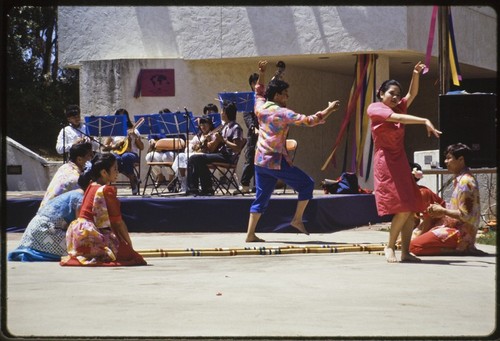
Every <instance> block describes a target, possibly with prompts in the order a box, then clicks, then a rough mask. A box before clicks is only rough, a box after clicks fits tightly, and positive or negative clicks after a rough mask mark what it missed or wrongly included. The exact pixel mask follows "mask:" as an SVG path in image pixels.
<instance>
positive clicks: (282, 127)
mask: <svg viewBox="0 0 500 341" xmlns="http://www.w3.org/2000/svg"><path fill="white" fill-rule="evenodd" d="M266 66H267V61H259V79H258V81H257V85H256V87H255V114H256V115H257V118H258V120H259V138H258V140H257V148H256V153H255V183H256V189H257V191H256V197H255V200H254V201H253V203H252V205H251V207H250V217H249V219H248V230H247V237H246V241H247V242H263V241H264V240H263V239H260V238H259V237H257V236H256V235H255V228H256V226H257V223H258V221H259V219H260V217H261V215H262V213H264V211H265V210H266V208H267V206H268V204H269V200H270V198H271V195H272V193H273V191H274V188H275V185H276V182H277V181H278V180H282V181H283V182H285V183H286V184H287V185H288V186H290V187H292V188H293V189H294V190H295V191H297V192H298V203H297V209H296V211H295V215H294V217H293V219H292V221H291V223H290V225H291V226H293V227H294V228H296V229H297V230H299V231H300V232H302V233H305V234H308V232H307V230H306V228H305V226H304V223H303V222H302V216H303V214H304V211H305V209H306V206H307V204H308V203H309V200H310V199H311V198H312V194H313V190H314V181H313V179H311V177H310V176H309V175H307V174H306V173H305V172H303V171H302V170H300V169H299V168H297V167H294V166H293V165H292V161H291V159H290V157H289V155H288V153H287V150H286V137H287V134H288V129H289V127H290V126H306V127H313V126H316V125H318V124H322V123H325V119H326V118H327V117H328V116H329V115H330V114H331V113H332V112H334V111H336V110H337V109H338V107H339V104H340V103H339V101H333V102H329V103H328V106H327V107H326V108H325V109H324V110H322V111H319V112H317V113H316V114H314V115H310V116H306V115H302V114H298V113H295V112H294V111H293V110H290V109H288V108H287V107H286V103H287V100H288V86H289V85H288V83H286V82H285V81H283V80H281V79H273V80H271V82H269V84H268V86H267V89H265V86H264V78H265V72H266ZM266 99H267V100H266Z"/></svg>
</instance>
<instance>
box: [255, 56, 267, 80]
mask: <svg viewBox="0 0 500 341" xmlns="http://www.w3.org/2000/svg"><path fill="white" fill-rule="evenodd" d="M266 68H267V60H261V61H259V78H258V79H257V83H258V84H265V81H266Z"/></svg>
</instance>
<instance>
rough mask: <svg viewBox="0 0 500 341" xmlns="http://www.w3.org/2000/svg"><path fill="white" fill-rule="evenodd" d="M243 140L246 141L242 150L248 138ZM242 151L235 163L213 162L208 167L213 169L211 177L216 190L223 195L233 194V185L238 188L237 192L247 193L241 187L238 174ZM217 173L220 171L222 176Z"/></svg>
mask: <svg viewBox="0 0 500 341" xmlns="http://www.w3.org/2000/svg"><path fill="white" fill-rule="evenodd" d="M243 141H244V142H243V146H242V147H241V150H243V149H244V148H245V146H246V144H247V140H246V139H244V140H243ZM240 153H241V152H240ZM240 153H238V154H237V158H236V162H235V163H226V162H212V163H210V164H208V169H209V170H210V171H211V178H212V182H213V185H214V190H215V192H217V191H220V192H221V193H222V194H223V195H226V194H229V195H231V194H232V193H231V191H230V189H231V186H232V187H234V188H235V189H236V194H241V195H245V193H243V192H242V191H241V190H240V189H239V181H238V176H237V175H236V168H237V166H238V160H239V158H240ZM217 173H219V174H220V176H217Z"/></svg>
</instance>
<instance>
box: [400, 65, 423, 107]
mask: <svg viewBox="0 0 500 341" xmlns="http://www.w3.org/2000/svg"><path fill="white" fill-rule="evenodd" d="M424 68H425V64H423V63H422V62H420V61H419V62H418V63H417V65H415V67H414V68H413V72H412V76H411V81H410V87H409V89H408V93H407V94H406V96H405V98H406V101H407V106H408V107H409V106H410V104H411V103H412V102H413V100H414V99H415V97H417V95H418V87H419V82H420V72H422V70H423V69H424Z"/></svg>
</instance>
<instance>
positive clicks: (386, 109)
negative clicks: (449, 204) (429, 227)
mask: <svg viewBox="0 0 500 341" xmlns="http://www.w3.org/2000/svg"><path fill="white" fill-rule="evenodd" d="M424 67H425V65H424V64H422V63H421V62H418V63H417V65H415V67H414V69H413V76H412V79H411V83H410V88H409V91H408V93H407V94H406V96H405V97H403V98H402V97H401V92H402V89H401V85H400V84H399V82H398V81H395V80H387V81H385V82H384V83H382V85H381V86H380V88H379V90H378V92H377V97H378V98H379V99H380V102H376V103H372V104H370V105H369V106H368V109H367V113H368V116H369V117H370V119H371V131H372V136H373V141H374V145H375V157H374V161H373V165H374V166H373V168H374V187H375V191H374V194H375V201H376V204H377V212H378V214H379V215H380V216H383V215H389V214H393V215H394V217H393V218H392V222H391V231H390V234H389V243H388V245H387V247H386V248H385V256H386V259H387V262H389V263H395V262H397V261H398V260H397V258H396V254H395V249H396V240H397V238H398V236H399V233H400V232H401V251H402V252H401V261H402V262H418V261H420V259H419V258H417V257H415V256H413V255H411V254H410V252H409V245H410V240H411V234H412V230H413V226H414V221H413V215H414V213H415V212H421V211H424V209H425V207H423V201H422V198H421V195H420V191H419V189H418V187H417V185H416V183H415V180H414V179H413V175H412V174H411V170H410V166H409V164H408V158H407V156H406V152H405V147H404V134H405V125H406V124H423V125H425V127H426V129H427V135H428V136H430V135H431V134H433V135H435V136H436V137H439V135H440V134H441V132H440V131H439V130H437V129H436V128H434V126H433V125H432V123H431V121H429V120H428V119H426V118H421V117H417V116H413V115H408V114H406V111H407V109H408V107H409V106H410V104H411V103H412V102H413V100H414V99H415V97H416V95H417V93H418V84H419V77H420V72H421V71H422V70H423V69H424Z"/></svg>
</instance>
